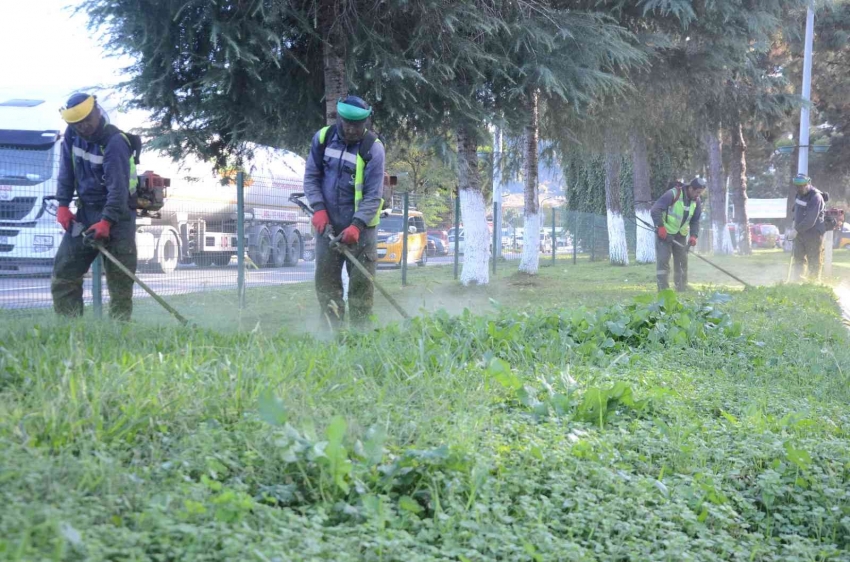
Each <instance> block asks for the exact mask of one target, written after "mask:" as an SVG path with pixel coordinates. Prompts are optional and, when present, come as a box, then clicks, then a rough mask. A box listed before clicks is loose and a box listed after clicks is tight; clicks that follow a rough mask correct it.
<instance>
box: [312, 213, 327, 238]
mask: <svg viewBox="0 0 850 562" xmlns="http://www.w3.org/2000/svg"><path fill="white" fill-rule="evenodd" d="M312 222H313V228H315V229H316V232H318V233H319V234H324V233H325V228H327V226H328V225H329V224H330V223H331V218H330V217H329V216H328V212H327V211H325V210H324V209H322V210H321V211H316V212H315V213H313V221H312Z"/></svg>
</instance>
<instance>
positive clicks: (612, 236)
mask: <svg viewBox="0 0 850 562" xmlns="http://www.w3.org/2000/svg"><path fill="white" fill-rule="evenodd" d="M607 215H608V259H609V261H610V262H611V263H612V264H614V265H629V247H628V245H627V244H626V224H625V222H624V221H623V215H621V214H620V213H617V212H614V211H612V210H611V209H608V213H607Z"/></svg>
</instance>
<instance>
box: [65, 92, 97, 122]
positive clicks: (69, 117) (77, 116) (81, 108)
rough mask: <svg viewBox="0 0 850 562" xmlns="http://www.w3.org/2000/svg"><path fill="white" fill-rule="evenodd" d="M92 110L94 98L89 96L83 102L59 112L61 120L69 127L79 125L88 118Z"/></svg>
mask: <svg viewBox="0 0 850 562" xmlns="http://www.w3.org/2000/svg"><path fill="white" fill-rule="evenodd" d="M92 109H94V96H89V97H87V98H86V99H85V101H84V102H82V103H79V104H77V105H75V106H74V107H63V108H62V109H60V110H59V113H60V115H62V119H64V120H65V122H66V123H68V124H69V125H73V124H74V123H79V122H80V121H82V120H83V119H85V118H86V117H88V116H89V114H90V113H91V112H92Z"/></svg>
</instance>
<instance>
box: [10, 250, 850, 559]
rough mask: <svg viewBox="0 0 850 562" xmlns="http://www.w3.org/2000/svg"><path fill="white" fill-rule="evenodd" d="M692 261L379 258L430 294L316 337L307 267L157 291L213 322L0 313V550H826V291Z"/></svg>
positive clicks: (843, 482) (773, 258)
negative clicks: (452, 265) (485, 282)
mask: <svg viewBox="0 0 850 562" xmlns="http://www.w3.org/2000/svg"><path fill="white" fill-rule="evenodd" d="M778 257H782V258H784V257H785V256H783V255H782V254H779V255H778V256H777V255H775V254H765V255H759V256H757V257H756V258H754V260H748V261H744V260H740V259H738V258H726V259H725V260H718V261H723V266H724V267H727V266H728V268H729V269H734V270H735V272H736V273H740V274H741V276H742V277H744V278H747V279H749V278H755V277H757V275H759V274H760V275H763V276H765V278H767V277H769V276H770V275H771V271H772V270H780V269H781V268H782V263H781V261H782V260H780V259H777V258H778ZM759 260H761V261H759ZM692 265H694V267H693V268H692V275H691V279H692V280H693V281H694V282H695V284H696V286H697V288H698V289H701V292H695V293H691V294H688V295H687V296H686V297H685V298H684V299H683V300H682V301H677V300H676V299H675V297H674V296H673V295H672V294H668V295H661V297H660V299H656V297H655V295H654V290H652V289H653V285H652V280H653V277H654V266H630V267H627V268H612V267H611V266H608V265H607V264H605V263H587V262H586V263H580V264H579V265H578V266H572V264H571V263H563V264H561V263H559V264H558V265H557V266H555V267H547V268H543V269H541V274H540V275H539V276H538V277H535V278H528V277H526V276H520V275H517V274H515V273H512V272H510V271H508V270H507V267H505V268H504V270H503V272H502V273H500V274H499V276H498V278H497V279H496V280H494V283H493V284H492V285H490V286H488V287H478V288H466V289H464V288H460V287H458V286H456V285H455V284H453V283H452V282H451V281H449V280H448V279H447V277H449V276H447V275H446V274H447V273H448V272H447V271H441V270H439V269H436V270H433V271H432V270H424V271H423V270H415V271H412V272H411V281H412V282H413V283H414V285H413V286H411V287H409V288H405V289H404V290H401V289H400V288H399V287H398V286H397V285H396V284H395V283H392V280H393V279H394V278H393V277H392V276H393V275H397V273H385V272H381V276H382V278H383V279H388V280H390V282H388V285H389V286H391V287H392V286H393V285H396V286H395V288H394V289H393V291H394V293H395V294H397V295H399V296H400V297H402V298H404V299H405V305H406V306H408V307H410V308H412V309H417V308H420V305H423V306H421V308H422V309H424V310H425V311H431V310H434V309H441V308H444V309H446V310H447V311H448V312H449V313H451V314H447V313H445V312H429V313H428V314H423V316H422V317H421V318H418V319H416V320H415V321H413V322H412V323H410V324H408V325H404V326H402V325H399V324H396V323H394V322H391V323H390V324H389V325H387V326H385V327H382V328H380V329H378V330H374V331H369V332H367V333H349V334H342V335H339V336H337V337H335V338H326V339H323V340H318V339H314V338H313V337H311V336H309V335H298V334H296V333H295V332H297V331H300V329H301V328H305V327H309V326H305V323H306V322H307V320H305V318H307V317H308V316H309V314H310V311H311V310H312V307H313V298H314V297H313V295H312V291H311V290H310V287H309V285H308V286H303V287H295V286H291V285H290V286H286V287H283V288H272V289H267V290H263V291H260V290H255V291H251V292H250V293H249V298H250V299H252V300H251V301H250V303H249V307H248V310H247V311H246V312H244V313H243V317H242V318H241V319H240V318H234V317H233V310H232V309H229V314H228V312H227V310H225V307H224V306H223V305H222V303H221V302H220V303H219V304H218V305H216V304H215V302H214V295H212V294H210V295H204V298H198V297H197V296H193V297H191V298H188V297H187V298H186V300H185V301H182V302H181V299H173V300H174V302H175V305H176V306H178V307H180V308H181V310H183V311H184V312H185V313H186V314H187V315H189V316H192V315H193V313H194V315H195V316H196V317H200V318H205V319H206V320H205V321H206V322H209V324H210V325H211V326H215V327H216V328H218V329H215V330H213V329H204V328H199V329H195V330H186V329H181V328H179V327H177V326H175V325H173V324H172V323H169V322H167V321H163V320H161V319H160V318H152V319H150V321H149V320H148V319H146V318H145V317H144V315H145V314H147V311H146V310H144V309H143V308H144V307H142V306H140V307H139V308H140V309H142V310H140V318H141V321H140V322H137V323H133V324H129V325H114V324H112V323H109V322H103V323H96V322H93V321H92V320H91V319H90V318H88V319H85V320H83V321H78V322H56V321H53V320H52V319H48V320H43V321H42V320H37V319H36V320H30V321H28V322H19V323H17V324H16V325H9V324H6V325H4V327H3V328H0V330H2V331H0V458H2V459H3V462H2V463H0V559H2V560H27V561H29V560H180V561H196V560H258V561H265V560H406V561H420V560H470V561H483V560H595V559H602V560H764V561H768V560H841V559H846V552H847V549H848V548H850V486H848V479H850V435H848V429H850V407H848V399H850V386H848V382H850V381H848V372H850V346H848V343H850V339H848V334H847V332H846V330H845V328H844V327H843V326H842V324H841V322H840V318H839V311H838V308H837V306H836V301H835V296H834V294H832V292H831V291H830V290H829V289H828V288H826V287H822V286H814V285H800V286H776V287H764V288H757V289H752V290H747V291H741V290H738V289H734V290H731V287H722V286H720V284H721V283H724V282H725V281H723V280H722V278H721V277H720V276H719V275H718V276H714V273H713V272H709V271H708V269H705V270H703V269H700V268H701V267H702V266H697V265H696V264H694V263H693V262H692ZM785 267H787V262H786V264H785ZM414 274H415V275H414ZM721 275H722V274H721ZM718 288H719V289H722V290H724V291H725V292H727V293H728V294H729V295H730V297H723V296H713V295H715V290H716V289H718ZM426 295H427V296H426ZM274 296H277V297H278V301H279V302H275V300H274V299H273V298H272V297H274ZM635 297H637V298H638V301H637V302H634V303H633V299H634V298H635ZM207 299H209V301H207ZM730 299H731V300H730ZM461 301H462V302H463V303H466V305H465V306H466V307H467V308H468V309H469V310H470V311H472V312H474V313H475V314H472V313H471V312H469V313H461V312H460V311H459V310H458V308H457V307H458V305H459V304H460V303H461ZM224 302H226V301H224ZM380 302H381V301H380V296H376V303H380ZM629 303H633V304H629ZM582 305H584V307H583V306H582ZM145 306H147V304H145ZM216 306H219V307H220V308H221V309H222V310H220V311H219V312H215V310H213V309H214V308H215V307H216ZM292 307H296V308H297V311H296V310H292ZM151 310H153V309H152V308H151ZM378 312H379V314H380V316H381V318H382V320H384V321H386V319H387V317H390V316H391V314H390V312H391V310H390V309H388V308H387V307H386V306H385V305H384V304H383V303H381V304H379V305H378ZM214 314H219V315H220V316H218V317H213V315H214ZM257 323H259V324H260V326H261V328H262V329H260V330H252V328H253V327H254V326H256V325H257ZM233 327H237V328H242V330H239V331H236V330H232V329H231V328H233ZM278 327H280V328H281V329H280V330H278V329H277V328H278Z"/></svg>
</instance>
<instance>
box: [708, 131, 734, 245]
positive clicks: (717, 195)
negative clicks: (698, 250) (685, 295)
mask: <svg viewBox="0 0 850 562" xmlns="http://www.w3.org/2000/svg"><path fill="white" fill-rule="evenodd" d="M705 147H706V150H707V151H708V200H709V206H710V207H711V230H712V240H711V241H712V248H713V250H714V253H715V254H731V253H732V238H731V237H730V236H729V229H728V228H726V222H727V220H726V189H725V187H724V186H723V157H722V146H721V141H720V128H719V127H718V128H716V129H713V130H710V131H708V132H706V133H705Z"/></svg>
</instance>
